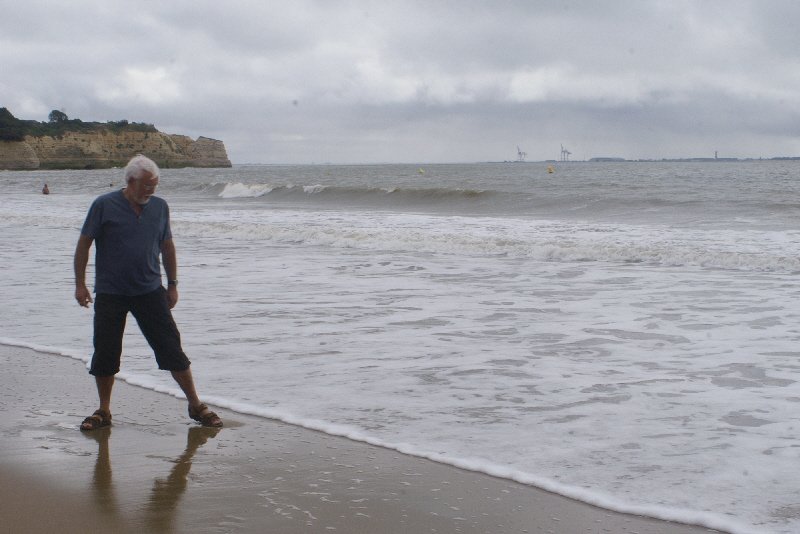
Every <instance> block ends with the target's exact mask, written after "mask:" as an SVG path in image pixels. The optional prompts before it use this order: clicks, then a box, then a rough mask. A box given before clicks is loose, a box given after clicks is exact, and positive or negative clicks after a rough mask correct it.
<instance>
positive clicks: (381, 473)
mask: <svg viewBox="0 0 800 534" xmlns="http://www.w3.org/2000/svg"><path fill="white" fill-rule="evenodd" d="M0 362H2V366H3V369H4V370H5V372H4V373H3V374H2V387H0V413H2V418H0V421H1V422H0V481H1V482H0V532H3V533H40V532H41V533H45V532H46V533H50V532H61V533H73V532H74V533H87V532H142V531H144V532H154V533H167V532H169V533H184V532H185V533H190V532H191V533H223V532H231V533H234V532H236V533H250V532H253V533H255V532H270V533H315V532H327V533H330V532H341V533H427V532H431V533H507V532H508V533H511V532H519V533H534V532H552V533H581V532H588V533H634V532H635V533H639V534H656V533H660V534H689V533H700V532H714V531H711V530H709V529H706V528H700V527H692V526H686V525H681V524H676V523H669V522H664V521H658V520H654V519H649V518H643V517H637V516H630V515H625V514H619V513H615V512H610V511H607V510H603V509H600V508H596V507H593V506H590V505H587V504H584V503H580V502H577V501H573V500H571V499H567V498H564V497H561V496H559V495H554V494H551V493H548V492H545V491H541V490H538V489H536V488H532V487H529V486H525V485H522V484H517V483H514V482H511V481H507V480H503V479H498V478H494V477H491V476H487V475H483V474H480V473H473V472H468V471H463V470H460V469H457V468H453V467H450V466H446V465H440V464H437V463H435V462H431V461H428V460H424V459H419V458H415V457H411V456H406V455H403V454H400V453H398V452H396V451H392V450H386V449H382V448H379V447H373V446H370V445H366V444H362V443H357V442H353V441H350V440H347V439H344V438H339V437H332V436H329V435H326V434H322V433H318V432H314V431H310V430H306V429H303V428H298V427H294V426H291V425H287V424H284V423H280V422H275V421H271V420H267V419H262V418H256V417H250V416H244V415H241V414H236V413H231V412H228V411H225V410H218V412H219V413H220V415H221V416H222V418H223V420H224V421H225V425H226V426H225V428H224V429H221V430H216V429H205V428H201V427H199V426H197V425H196V424H195V423H194V422H192V421H190V420H189V419H188V418H187V417H186V415H185V412H186V409H185V403H184V401H182V400H180V399H175V398H173V397H170V396H168V395H163V394H159V393H156V392H153V391H149V390H146V389H143V388H138V387H134V386H131V385H129V384H126V383H124V382H122V381H118V382H117V384H116V386H115V391H114V402H113V414H114V425H113V426H112V427H111V428H108V429H103V430H99V431H95V432H91V433H82V432H80V431H78V425H79V423H80V421H81V420H82V419H83V417H85V416H86V415H88V414H90V413H91V412H92V411H93V409H94V407H95V402H96V401H95V391H94V385H93V381H92V379H91V377H90V376H89V375H88V374H87V373H86V370H85V367H84V365H83V363H81V362H79V361H76V360H70V359H68V358H64V357H59V356H54V355H51V354H42V353H38V352H35V351H32V350H28V349H22V348H15V347H8V346H0ZM199 387H200V391H201V392H202V384H200V385H199ZM265 387H268V385H265Z"/></svg>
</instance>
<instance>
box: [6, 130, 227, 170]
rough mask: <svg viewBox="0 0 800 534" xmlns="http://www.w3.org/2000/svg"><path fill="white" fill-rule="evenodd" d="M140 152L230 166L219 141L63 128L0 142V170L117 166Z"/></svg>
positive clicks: (160, 159) (184, 162)
mask: <svg viewBox="0 0 800 534" xmlns="http://www.w3.org/2000/svg"><path fill="white" fill-rule="evenodd" d="M136 154H144V155H145V156H147V157H149V158H151V159H152V160H153V161H155V162H156V163H157V164H158V165H159V166H160V167H163V168H171V167H230V166H231V162H230V160H229V159H228V154H227V152H226V151H225V145H224V144H223V142H222V141H218V140H216V139H209V138H208V137H199V138H198V139H197V140H192V138H190V137H187V136H185V135H170V134H165V133H161V132H158V131H154V132H139V131H119V132H115V131H111V130H110V129H103V128H100V129H96V130H93V131H78V132H70V131H67V132H64V133H63V134H62V135H58V136H48V135H43V136H31V135H25V136H24V138H23V139H22V140H19V141H0V169H10V170H30V169H103V168H110V167H123V166H125V164H126V163H127V162H128V160H130V158H131V157H133V156H135V155H136Z"/></svg>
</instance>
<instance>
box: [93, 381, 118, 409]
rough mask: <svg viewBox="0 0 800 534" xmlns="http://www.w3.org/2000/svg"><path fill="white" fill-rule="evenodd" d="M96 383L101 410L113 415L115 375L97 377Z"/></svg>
mask: <svg viewBox="0 0 800 534" xmlns="http://www.w3.org/2000/svg"><path fill="white" fill-rule="evenodd" d="M94 381H95V383H96V384H97V396H98V397H100V409H101V410H103V411H105V412H106V413H111V390H112V389H113V387H114V375H111V376H96V377H94Z"/></svg>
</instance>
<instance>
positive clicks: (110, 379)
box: [81, 294, 128, 430]
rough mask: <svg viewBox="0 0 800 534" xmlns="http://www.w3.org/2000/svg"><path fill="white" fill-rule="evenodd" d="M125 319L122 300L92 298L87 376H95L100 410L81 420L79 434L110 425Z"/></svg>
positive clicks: (113, 296)
mask: <svg viewBox="0 0 800 534" xmlns="http://www.w3.org/2000/svg"><path fill="white" fill-rule="evenodd" d="M127 315H128V305H127V302H126V301H125V299H123V298H120V297H117V296H115V295H104V294H98V295H97V296H96V297H95V302H94V339H93V343H94V354H93V355H92V363H91V367H90V369H89V372H90V373H91V374H92V375H94V379H95V386H96V387H97V396H98V397H99V399H100V408H99V410H97V411H96V412H95V413H94V414H92V415H90V416H89V417H87V418H86V419H84V421H83V423H81V430H94V429H95V428H100V427H103V426H108V425H109V424H111V390H112V389H113V388H114V375H115V374H116V373H117V372H119V363H120V357H121V355H122V334H123V332H124V331H125V320H126V317H127ZM98 412H100V413H99V414H98Z"/></svg>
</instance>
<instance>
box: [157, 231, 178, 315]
mask: <svg viewBox="0 0 800 534" xmlns="http://www.w3.org/2000/svg"><path fill="white" fill-rule="evenodd" d="M161 263H163V264H164V271H165V272H166V273H167V302H169V307H170V309H172V308H174V307H175V305H176V304H177V303H178V286H177V284H170V283H169V282H170V281H173V280H177V279H178V254H177V253H176V252H175V243H174V242H173V241H172V239H167V240H166V241H164V242H163V243H161Z"/></svg>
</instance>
